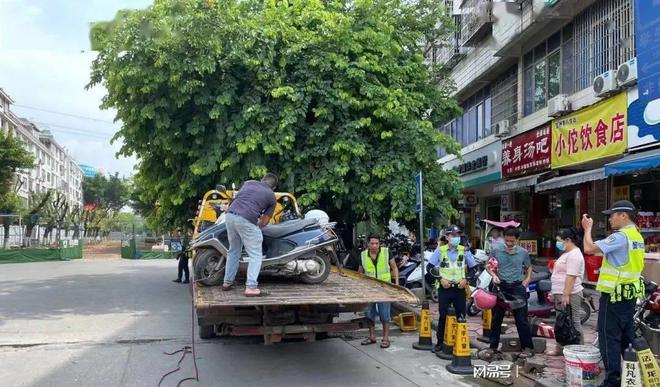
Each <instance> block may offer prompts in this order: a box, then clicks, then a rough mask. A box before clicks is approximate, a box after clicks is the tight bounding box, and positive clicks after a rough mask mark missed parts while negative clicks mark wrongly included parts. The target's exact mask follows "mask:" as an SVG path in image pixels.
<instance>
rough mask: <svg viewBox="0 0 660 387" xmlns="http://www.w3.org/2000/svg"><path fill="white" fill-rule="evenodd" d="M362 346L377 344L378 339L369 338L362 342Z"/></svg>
mask: <svg viewBox="0 0 660 387" xmlns="http://www.w3.org/2000/svg"><path fill="white" fill-rule="evenodd" d="M360 344H361V345H371V344H376V339H372V338H371V337H367V338H366V339H364V340H362V342H361V343H360Z"/></svg>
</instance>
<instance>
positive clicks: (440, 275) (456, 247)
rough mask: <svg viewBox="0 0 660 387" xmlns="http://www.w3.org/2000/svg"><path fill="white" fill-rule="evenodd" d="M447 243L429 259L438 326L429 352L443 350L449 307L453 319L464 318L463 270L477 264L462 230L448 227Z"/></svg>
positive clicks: (452, 226) (465, 285)
mask: <svg viewBox="0 0 660 387" xmlns="http://www.w3.org/2000/svg"><path fill="white" fill-rule="evenodd" d="M444 234H445V235H444V236H445V237H446V240H447V244H444V245H440V246H438V247H437V248H436V249H435V251H434V252H433V254H432V255H431V257H430V258H429V266H430V267H432V269H431V272H433V273H434V274H433V276H435V277H436V278H437V279H436V280H435V289H436V291H437V292H438V311H439V315H438V326H437V329H436V343H437V344H436V345H435V347H433V350H432V352H439V351H440V350H441V349H442V341H443V338H444V335H445V322H446V319H447V314H448V312H449V305H453V306H454V310H455V311H456V316H457V317H458V316H463V318H465V309H466V294H465V291H466V288H467V287H468V283H467V279H466V278H465V269H466V268H467V267H474V266H475V265H476V262H475V260H474V257H473V256H472V253H471V252H470V250H468V249H466V248H465V246H463V245H462V244H461V234H462V230H461V228H460V227H458V226H454V225H451V226H449V227H447V228H446V229H445V230H444Z"/></svg>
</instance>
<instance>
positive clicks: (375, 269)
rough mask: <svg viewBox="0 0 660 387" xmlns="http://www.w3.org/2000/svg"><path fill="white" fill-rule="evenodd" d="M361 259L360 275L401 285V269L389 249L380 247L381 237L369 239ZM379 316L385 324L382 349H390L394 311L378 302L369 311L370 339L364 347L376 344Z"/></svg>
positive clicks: (373, 236)
mask: <svg viewBox="0 0 660 387" xmlns="http://www.w3.org/2000/svg"><path fill="white" fill-rule="evenodd" d="M360 258H361V259H360V269H359V271H360V273H364V274H365V275H367V276H368V277H372V278H376V279H379V280H381V281H385V282H388V283H389V282H392V279H394V283H395V284H397V285H399V268H398V267H397V266H396V262H394V259H393V258H390V252H389V249H388V248H387V247H381V246H380V237H379V236H378V235H376V234H372V235H369V238H367V249H366V250H364V251H363V252H362V254H361V255H360ZM377 315H378V316H379V317H380V322H381V323H382V324H383V340H382V341H381V343H380V347H381V348H389V346H390V321H391V320H392V311H391V307H390V304H389V303H388V302H378V303H374V304H371V305H370V306H369V310H368V311H367V318H369V320H370V321H371V324H369V337H367V338H366V339H364V340H363V341H362V345H369V344H375V343H376V316H377Z"/></svg>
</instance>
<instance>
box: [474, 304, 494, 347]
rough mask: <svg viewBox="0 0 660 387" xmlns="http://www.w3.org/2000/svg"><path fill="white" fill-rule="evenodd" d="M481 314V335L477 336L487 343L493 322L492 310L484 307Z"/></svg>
mask: <svg viewBox="0 0 660 387" xmlns="http://www.w3.org/2000/svg"><path fill="white" fill-rule="evenodd" d="M481 315H482V316H481V337H480V338H478V340H479V341H483V342H486V343H487V342H489V341H490V327H491V324H492V322H493V310H492V309H486V310H484V311H482V312H481Z"/></svg>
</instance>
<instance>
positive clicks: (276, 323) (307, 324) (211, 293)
mask: <svg viewBox="0 0 660 387" xmlns="http://www.w3.org/2000/svg"><path fill="white" fill-rule="evenodd" d="M218 187H219V188H217V189H214V190H210V191H208V192H207V193H206V194H205V195H204V197H203V199H202V200H200V201H199V207H198V210H197V214H196V218H195V220H194V223H195V234H197V233H198V232H199V231H200V230H201V229H203V228H204V227H206V226H208V225H210V224H213V223H214V222H215V221H216V219H217V217H218V216H219V214H220V213H221V212H223V211H224V210H226V208H227V206H228V204H229V203H230V201H231V199H232V198H233V196H234V193H235V191H234V190H232V191H227V190H226V189H225V187H224V186H218ZM275 196H276V199H277V202H278V205H277V207H276V211H275V213H276V215H275V216H273V222H274V223H279V222H281V221H285V220H284V219H287V218H291V217H293V218H302V215H301V214H300V210H299V209H298V204H297V202H296V198H295V196H293V195H292V194H290V193H286V192H276V193H275ZM193 259H194V258H193ZM244 277H245V274H244V273H242V277H241V274H239V277H238V278H237V279H238V281H237V283H236V287H235V288H234V289H232V290H230V291H223V290H222V288H221V287H220V286H204V285H203V284H201V283H198V282H197V281H194V282H193V302H194V307H195V311H196V313H197V324H198V326H199V337H200V338H201V339H210V338H213V337H215V336H216V335H219V336H228V335H231V336H259V335H263V337H264V343H265V344H272V343H277V342H280V341H282V339H284V338H302V339H305V340H307V341H314V340H315V339H316V338H318V337H323V336H325V335H327V334H328V333H339V332H352V331H355V330H358V329H362V328H364V327H366V323H367V321H366V320H365V319H364V318H361V319H354V320H351V321H348V322H346V321H335V320H338V319H337V317H339V315H340V313H350V312H360V311H364V310H365V309H366V308H367V306H368V305H369V304H371V303H374V302H403V303H409V304H417V303H418V299H417V297H416V296H415V295H413V294H412V293H411V292H410V290H408V289H406V288H404V287H400V286H396V285H394V284H391V283H387V282H383V281H379V280H377V279H374V278H369V277H366V276H365V275H363V274H360V273H357V272H355V271H352V270H347V269H343V270H342V269H339V268H337V267H334V266H333V267H332V271H331V273H330V275H329V277H328V278H327V279H326V280H325V281H324V282H323V283H320V284H315V285H312V284H305V283H302V282H300V281H296V279H292V278H283V277H277V276H270V277H269V276H266V275H263V274H262V275H261V276H260V277H259V288H260V289H263V290H267V291H268V292H269V294H268V295H267V296H265V297H246V296H245V295H244V294H243V289H244V288H245V284H244V282H241V281H244Z"/></svg>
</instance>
